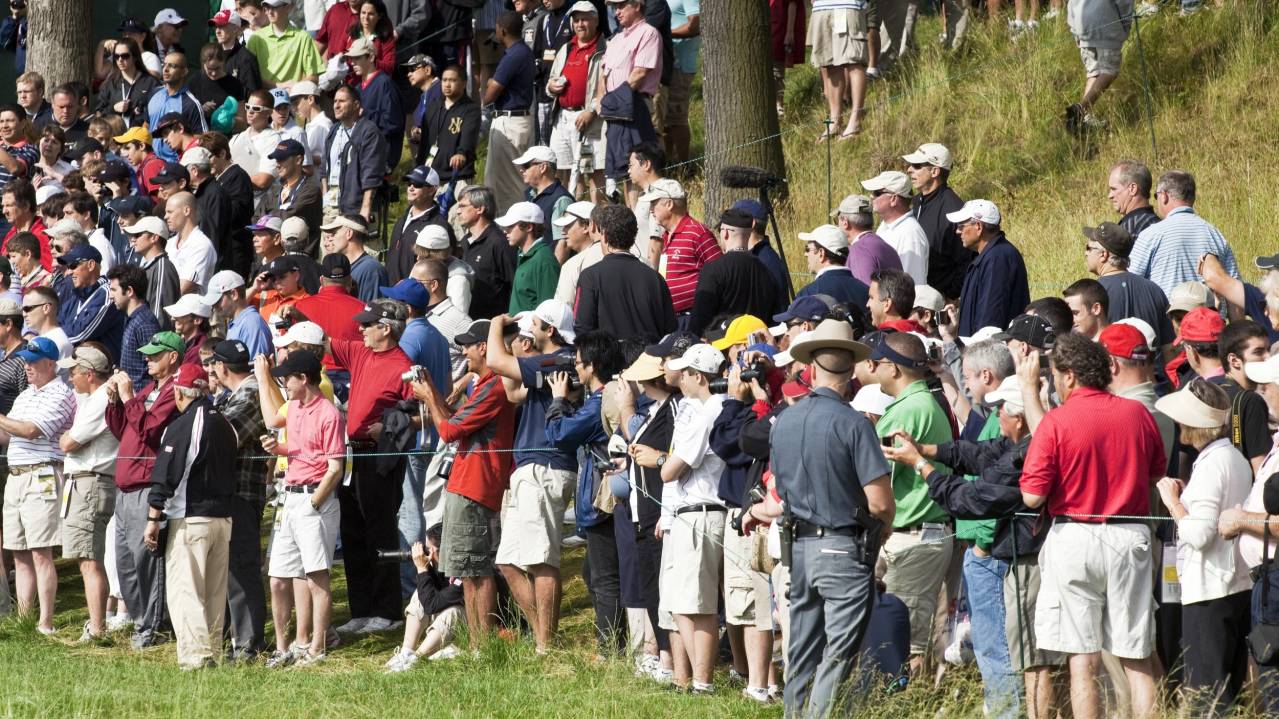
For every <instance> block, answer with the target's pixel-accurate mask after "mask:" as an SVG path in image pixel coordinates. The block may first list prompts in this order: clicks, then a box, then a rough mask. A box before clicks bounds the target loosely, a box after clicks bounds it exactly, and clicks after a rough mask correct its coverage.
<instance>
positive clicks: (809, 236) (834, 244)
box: [799, 225, 848, 254]
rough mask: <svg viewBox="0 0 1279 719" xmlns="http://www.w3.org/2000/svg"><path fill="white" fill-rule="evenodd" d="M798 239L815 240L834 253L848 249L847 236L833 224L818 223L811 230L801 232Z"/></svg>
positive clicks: (804, 240) (801, 240) (803, 240)
mask: <svg viewBox="0 0 1279 719" xmlns="http://www.w3.org/2000/svg"><path fill="white" fill-rule="evenodd" d="M799 241H800V242H816V243H817V244H818V245H820V246H822V247H825V248H826V249H828V250H830V251H831V252H834V253H836V254H840V253H843V252H847V251H848V237H847V236H846V235H845V234H844V231H843V230H841V229H839V228H838V227H836V226H834V225H818V226H817V227H815V228H813V231H812V232H801V233H799Z"/></svg>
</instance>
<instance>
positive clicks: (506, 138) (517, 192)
mask: <svg viewBox="0 0 1279 719" xmlns="http://www.w3.org/2000/svg"><path fill="white" fill-rule="evenodd" d="M532 142H533V118H531V117H529V116H527V115H523V116H519V117H510V116H505V115H498V116H496V117H494V118H493V124H492V125H491V126H490V127H489V154H488V159H487V160H485V162H484V184H486V185H488V186H489V187H491V188H493V194H494V196H495V197H496V198H497V207H495V208H493V209H494V210H495V211H496V212H498V213H499V214H500V213H503V212H506V209H507V208H508V207H510V206H511V205H514V204H515V203H517V202H523V201H524V188H525V184H524V180H523V179H521V177H520V168H518V167H516V166H515V158H517V157H519V156H520V155H523V154H524V151H525V150H527V149H528V148H529V145H530V144H532Z"/></svg>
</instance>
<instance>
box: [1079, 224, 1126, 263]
mask: <svg viewBox="0 0 1279 719" xmlns="http://www.w3.org/2000/svg"><path fill="white" fill-rule="evenodd" d="M1084 237H1087V238H1088V239H1090V240H1092V241H1093V242H1096V243H1097V244H1099V245H1101V246H1102V247H1104V248H1105V249H1106V251H1107V252H1109V253H1110V254H1112V255H1115V256H1116V257H1127V256H1128V255H1129V253H1131V252H1132V246H1133V243H1134V242H1136V240H1134V239H1133V236H1132V234H1131V233H1130V232H1128V230H1125V229H1124V228H1123V227H1120V226H1119V225H1117V224H1115V223H1113V222H1103V223H1101V224H1100V225H1097V226H1096V227H1085V228H1084Z"/></svg>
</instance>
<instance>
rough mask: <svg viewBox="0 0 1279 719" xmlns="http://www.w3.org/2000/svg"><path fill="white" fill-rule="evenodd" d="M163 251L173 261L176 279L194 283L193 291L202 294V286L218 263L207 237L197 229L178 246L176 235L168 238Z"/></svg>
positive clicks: (216, 255)
mask: <svg viewBox="0 0 1279 719" xmlns="http://www.w3.org/2000/svg"><path fill="white" fill-rule="evenodd" d="M165 249H166V251H167V252H168V254H169V257H170V258H172V260H173V267H174V269H176V270H177V272H178V279H179V280H186V281H188V282H193V283H195V286H196V289H195V291H196V292H197V293H200V294H203V293H204V285H205V283H207V282H208V281H209V278H210V277H212V276H213V268H214V265H215V264H217V261H218V253H217V251H216V250H214V249H213V242H212V241H210V240H209V237H208V236H207V235H205V234H204V233H203V232H201V231H200V228H198V227H197V228H195V229H193V230H191V234H189V235H187V238H186V239H185V240H182V241H181V243H180V244H179V240H178V237H177V236H176V235H175V236H173V237H172V238H170V239H169V243H168V245H167V246H166V247H165Z"/></svg>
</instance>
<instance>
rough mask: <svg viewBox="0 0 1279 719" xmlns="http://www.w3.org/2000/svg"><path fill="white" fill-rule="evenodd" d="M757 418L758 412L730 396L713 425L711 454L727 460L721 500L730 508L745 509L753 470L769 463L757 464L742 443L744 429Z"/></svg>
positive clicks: (720, 494) (720, 491)
mask: <svg viewBox="0 0 1279 719" xmlns="http://www.w3.org/2000/svg"><path fill="white" fill-rule="evenodd" d="M753 419H755V410H754V409H752V408H751V405H749V404H746V403H744V402H742V401H740V400H738V399H736V398H733V397H730V398H729V399H726V400H724V406H723V408H722V409H721V410H720V412H719V417H717V418H716V419H715V423H714V424H713V425H711V436H710V447H711V451H712V452H714V453H715V455H716V456H718V457H719V458H720V459H722V460H724V471H723V472H722V473H721V474H720V476H719V498H720V499H722V500H724V503H725V504H727V505H728V506H730V507H739V508H740V507H741V506H742V501H743V497H745V496H746V489H747V487H748V486H749V479H750V474H751V469H752V468H753V467H754V466H755V465H756V464H767V460H764V461H763V462H762V463H761V462H758V461H756V459H755V458H754V457H752V456H750V455H749V454H747V453H746V452H744V451H743V450H742V447H741V444H740V440H741V434H742V427H744V426H745V425H746V423H747V422H749V421H751V420H753Z"/></svg>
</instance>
